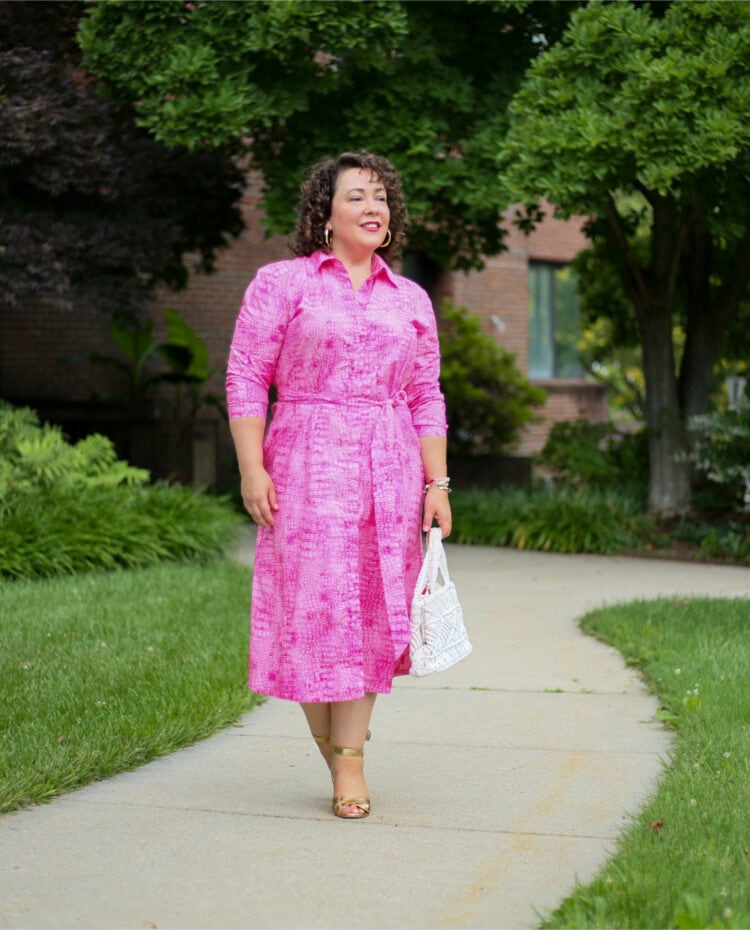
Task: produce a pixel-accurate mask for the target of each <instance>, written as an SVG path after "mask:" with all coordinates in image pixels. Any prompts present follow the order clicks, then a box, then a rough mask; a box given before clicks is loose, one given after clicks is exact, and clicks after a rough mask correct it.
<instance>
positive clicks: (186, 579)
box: [0, 561, 258, 811]
mask: <svg viewBox="0 0 750 930" xmlns="http://www.w3.org/2000/svg"><path fill="white" fill-rule="evenodd" d="M249 595H250V571H249V569H248V568H245V567H242V566H240V565H238V564H236V563H234V562H230V561H215V562H213V563H211V564H210V565H205V566H194V565H161V566H155V567H151V568H145V569H139V570H128V571H113V572H89V573H84V574H80V575H76V576H73V577H67V578H55V579H48V580H36V581H27V580H21V581H12V582H11V581H0V628H2V631H3V648H2V650H0V682H2V687H1V688H0V720H2V721H3V726H2V729H1V730H0V811H10V810H13V809H15V808H18V807H22V806H24V805H29V804H34V803H37V802H40V801H45V800H48V799H50V798H52V797H54V796H55V795H58V794H60V793H62V792H65V791H69V790H71V789H72V788H76V787H78V786H80V785H84V784H87V783H89V782H92V781H96V780H98V779H101V778H105V777H107V776H109V775H112V774H114V773H115V772H119V771H123V770H126V769H130V768H133V767H135V766H137V765H140V764H142V763H144V762H146V761H148V760H149V759H153V758H155V757H156V756H160V755H164V754H166V753H169V752H171V751H172V750H174V749H177V748H178V747H180V746H185V745H187V744H189V743H192V742H194V741H196V740H198V739H201V738H203V737H205V736H208V735H209V734H211V733H213V732H215V731H216V730H218V729H220V728H221V727H223V726H226V725H227V724H230V723H232V722H233V721H234V720H236V719H237V718H238V717H239V716H240V715H241V714H242V713H243V711H246V710H247V709H248V708H250V707H251V706H252V705H253V704H254V703H255V702H256V701H257V700H258V698H257V696H255V695H252V694H249V693H248V691H247V686H246V681H247V677H246V676H247V662H246V654H247V637H248V619H247V615H248V603H249Z"/></svg>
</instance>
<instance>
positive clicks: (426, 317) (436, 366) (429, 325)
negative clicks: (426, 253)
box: [405, 285, 448, 437]
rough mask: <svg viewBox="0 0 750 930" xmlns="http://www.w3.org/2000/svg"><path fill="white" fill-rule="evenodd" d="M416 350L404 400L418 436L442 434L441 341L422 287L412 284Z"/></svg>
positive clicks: (430, 304) (433, 314)
mask: <svg viewBox="0 0 750 930" xmlns="http://www.w3.org/2000/svg"><path fill="white" fill-rule="evenodd" d="M410 297H411V299H412V300H413V301H414V302H415V305H416V313H415V324H416V330H417V351H416V357H415V360H414V370H413V372H412V376H411V378H410V380H409V383H408V384H407V385H406V388H405V393H406V402H407V404H408V405H409V410H410V412H411V418H412V423H413V424H414V430H415V432H416V434H417V436H420V437H421V436H445V435H446V433H447V432H448V424H447V423H446V419H445V398H444V397H443V393H442V391H441V390H440V343H439V342H438V334H437V324H436V322H435V312H434V310H433V309H432V303H431V302H430V298H429V297H428V296H427V294H426V293H425V291H423V290H422V288H420V287H417V286H416V285H414V293H413V294H412V295H410Z"/></svg>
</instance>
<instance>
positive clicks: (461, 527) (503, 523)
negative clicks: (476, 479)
mask: <svg viewBox="0 0 750 930" xmlns="http://www.w3.org/2000/svg"><path fill="white" fill-rule="evenodd" d="M453 504H454V507H453V511H454V513H453V526H454V529H453V533H452V535H451V541H452V542H457V543H470V544H474V545H489V546H508V547H511V548H514V549H533V550H542V551H545V552H568V553H571V552H589V553H599V554H602V555H607V554H611V553H615V552H620V551H622V550H623V549H628V548H635V547H637V545H638V543H639V541H640V540H641V539H642V538H643V537H644V536H646V535H648V533H649V531H650V528H651V526H652V523H651V520H650V518H649V517H648V516H646V515H644V514H643V513H642V510H641V507H640V501H639V500H638V498H637V497H634V496H631V495H627V494H622V493H615V492H612V491H591V490H583V489H581V490H566V489H550V490H538V491H526V490H521V489H509V490H504V491H480V490H469V491H457V492H456V494H455V495H454V501H453Z"/></svg>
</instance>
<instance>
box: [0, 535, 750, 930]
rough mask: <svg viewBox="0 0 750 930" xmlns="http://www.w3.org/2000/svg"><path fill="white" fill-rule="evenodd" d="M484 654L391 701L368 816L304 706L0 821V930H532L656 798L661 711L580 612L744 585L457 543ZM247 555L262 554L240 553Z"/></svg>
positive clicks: (471, 624)
mask: <svg viewBox="0 0 750 930" xmlns="http://www.w3.org/2000/svg"><path fill="white" fill-rule="evenodd" d="M446 550H447V552H448V561H449V565H450V569H451V575H452V578H453V580H454V581H455V582H456V586H457V587H458V590H459V594H460V595H461V598H462V601H463V605H464V612H465V617H466V621H467V626H468V628H469V632H470V635H471V637H472V640H473V642H474V647H475V648H474V652H473V654H472V655H471V656H470V657H469V658H468V659H466V660H465V661H464V662H462V663H461V664H459V665H458V666H456V667H455V668H454V669H452V670H450V671H449V672H446V673H444V674H443V675H439V676H433V677H432V678H427V679H421V680H417V679H412V678H404V679H399V680H398V682H397V684H396V687H395V688H394V693H393V694H392V695H390V696H387V697H382V698H379V699H378V704H377V705H376V708H375V715H374V718H373V725H372V729H373V739H372V742H371V743H368V744H367V773H368V781H369V786H370V792H371V796H372V800H373V813H372V815H371V816H370V817H369V818H368V819H367V820H363V821H360V822H358V823H347V822H345V821H342V820H338V819H336V818H334V817H333V816H332V814H331V812H330V781H329V779H328V776H327V773H326V771H325V768H324V766H323V763H322V760H321V759H320V757H319V755H318V751H317V748H316V746H315V744H314V743H313V742H312V740H310V739H309V737H307V736H306V735H305V724H304V720H303V717H302V715H301V713H300V711H299V708H297V707H296V706H295V705H291V704H288V703H286V702H282V701H268V702H266V703H265V704H263V705H262V706H260V707H258V708H256V709H255V710H254V711H253V712H252V713H250V714H248V715H247V716H246V717H245V718H244V719H243V720H242V722H241V725H238V726H236V727H231V728H229V729H227V730H225V731H223V732H222V733H219V734H218V735H216V736H215V737H213V738H211V739H208V740H205V741H204V742H202V743H199V744H196V745H195V746H192V747H190V748H188V749H185V750H182V751H180V752H177V753H174V754H173V755H170V756H168V757H166V758H163V759H159V760H157V761H155V762H153V763H150V764H149V765H146V766H143V767H142V768H140V769H138V770H136V771H134V772H129V773H126V774H123V775H119V776H116V777H114V778H112V779H109V780H108V781H105V782H101V783H99V784H96V785H91V786H89V787H87V788H83V789H81V790H79V791H76V792H73V793H72V794H69V795H66V796H64V797H62V798H60V799H58V800H56V801H54V802H53V803H52V804H49V805H46V806H42V807H38V808H34V809H32V810H28V811H22V812H19V813H17V814H13V815H9V816H6V817H3V818H0V849H2V856H1V857H0V927H5V928H7V927H18V928H21V927H36V928H40V927H60V928H62V927H70V928H110V927H111V928H114V927H117V928H126V927H127V928H130V927H133V928H144V927H158V928H161V930H166V928H217V930H218V928H234V927H236V928H312V927H321V928H373V930H374V928H415V930H416V928H450V927H462V928H463V927H482V928H521V927H533V926H534V925H535V923H536V922H537V912H539V911H544V910H547V909H549V908H553V907H555V906H556V904H558V903H559V901H560V900H561V899H562V898H563V897H564V896H565V894H567V893H568V892H569V891H570V889H571V888H572V886H573V883H574V881H575V879H576V877H578V878H579V879H581V880H582V881H586V880H588V879H589V878H591V877H592V876H593V874H594V873H595V872H596V871H597V870H598V869H599V868H600V867H601V865H602V864H603V862H604V860H605V859H606V857H607V855H608V853H609V852H610V851H611V849H612V848H613V845H614V841H615V839H616V837H617V835H618V833H619V832H620V830H621V829H622V827H623V825H624V824H625V823H626V821H627V818H628V816H629V815H630V814H631V813H632V812H634V811H635V810H636V809H637V808H638V806H639V805H640V803H641V802H642V801H643V799H644V798H645V797H646V796H647V795H648V794H649V793H651V792H652V791H653V790H654V787H655V784H656V781H657V779H658V776H659V772H660V771H661V766H662V764H663V759H664V757H665V755H666V753H667V751H668V747H669V743H668V737H667V735H666V733H665V732H664V731H663V730H662V729H661V728H660V727H659V726H658V725H656V724H655V723H653V722H652V721H653V716H654V712H655V710H656V702H655V701H654V699H653V698H652V697H651V696H649V695H648V694H646V693H645V691H644V689H643V686H642V684H641V683H640V681H639V679H638V678H637V676H636V675H635V673H634V672H633V671H632V670H629V669H627V668H626V667H625V665H624V663H623V661H622V659H621V658H620V656H619V654H618V653H616V652H615V651H614V650H612V649H609V648H608V647H606V646H604V645H602V644H601V643H599V642H597V641H595V640H593V639H590V638H588V637H585V636H583V635H582V634H581V632H580V630H579V629H578V626H577V622H576V621H577V618H578V617H579V616H580V615H581V614H583V613H584V612H586V611H587V610H589V609H592V608H595V607H599V606H602V605H603V604H606V603H612V602H614V601H627V600H633V599H635V598H652V597H657V596H661V595H669V594H679V595H681V596H684V595H689V594H694V595H709V596H726V597H737V596H743V597H748V596H750V570H748V569H744V568H731V567H726V566H709V565H695V564H686V563H676V562H662V561H657V560H639V559H624V558H603V557H587V556H562V555H547V554H539V553H521V552H516V551H511V550H502V549H492V548H486V547H461V546H451V545H448V546H446ZM237 555H238V557H241V558H243V560H244V561H251V560H252V547H251V545H248V546H245V548H244V550H243V551H242V552H238V553H237Z"/></svg>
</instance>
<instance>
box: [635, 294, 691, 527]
mask: <svg viewBox="0 0 750 930" xmlns="http://www.w3.org/2000/svg"><path fill="white" fill-rule="evenodd" d="M638 316H639V322H640V329H641V347H642V349H643V371H644V375H645V379H646V428H647V430H648V437H649V440H648V442H649V460H650V483H649V484H650V486H649V509H650V510H651V511H652V512H653V513H655V514H657V515H658V516H662V517H672V516H677V515H679V514H683V513H686V512H687V511H688V510H689V509H690V467H689V463H688V462H687V458H686V452H687V444H686V437H685V431H684V429H683V424H682V417H681V416H680V404H679V398H678V394H677V377H676V374H675V360H674V348H673V343H672V314H671V308H670V307H669V306H661V307H660V306H653V305H652V306H649V307H641V308H639V314H638Z"/></svg>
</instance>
